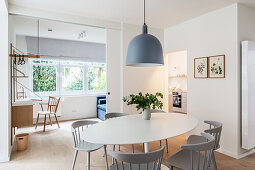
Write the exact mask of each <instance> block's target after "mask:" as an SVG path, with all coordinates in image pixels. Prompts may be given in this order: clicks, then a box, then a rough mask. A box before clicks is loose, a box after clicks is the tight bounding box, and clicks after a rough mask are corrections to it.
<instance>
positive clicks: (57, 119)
mask: <svg viewBox="0 0 255 170" xmlns="http://www.w3.org/2000/svg"><path fill="white" fill-rule="evenodd" d="M54 115H55V118H56V122H57V124H58V128H60V126H59V123H58V118H57V115H56V114H54Z"/></svg>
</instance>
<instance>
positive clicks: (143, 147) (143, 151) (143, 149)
mask: <svg viewBox="0 0 255 170" xmlns="http://www.w3.org/2000/svg"><path fill="white" fill-rule="evenodd" d="M142 152H144V143H143V151H142Z"/></svg>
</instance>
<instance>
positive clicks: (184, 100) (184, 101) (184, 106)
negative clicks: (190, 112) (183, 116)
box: [181, 92, 187, 113]
mask: <svg viewBox="0 0 255 170" xmlns="http://www.w3.org/2000/svg"><path fill="white" fill-rule="evenodd" d="M181 109H182V111H181V112H182V113H187V93H186V92H182V108H181Z"/></svg>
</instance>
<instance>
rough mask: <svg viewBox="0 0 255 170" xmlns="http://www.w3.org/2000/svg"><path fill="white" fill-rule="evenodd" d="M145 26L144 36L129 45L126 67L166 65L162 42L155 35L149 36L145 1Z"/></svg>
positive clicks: (141, 35) (138, 36)
mask: <svg viewBox="0 0 255 170" xmlns="http://www.w3.org/2000/svg"><path fill="white" fill-rule="evenodd" d="M143 5H144V6H143V9H144V14H143V15H144V18H143V19H144V24H143V28H142V34H140V35H137V36H136V37H134V38H133V39H132V40H131V42H130V43H129V45H128V51H127V58H126V65H127V66H135V67H154V66H162V65H164V59H163V50H162V46H161V43H160V41H159V40H158V39H157V38H156V37H155V36H153V35H151V34H148V31H147V25H146V23H145V0H144V4H143Z"/></svg>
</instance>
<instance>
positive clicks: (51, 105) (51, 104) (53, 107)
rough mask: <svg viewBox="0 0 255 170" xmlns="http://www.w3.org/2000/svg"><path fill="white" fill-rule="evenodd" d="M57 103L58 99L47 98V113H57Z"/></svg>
mask: <svg viewBox="0 0 255 170" xmlns="http://www.w3.org/2000/svg"><path fill="white" fill-rule="evenodd" d="M59 101H60V97H52V96H49V101H48V108H47V111H50V113H57V110H58V104H59Z"/></svg>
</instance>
